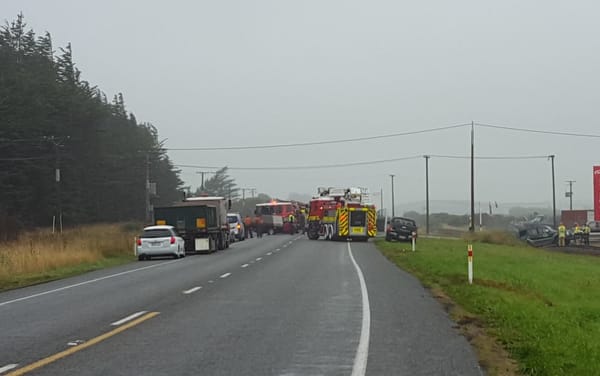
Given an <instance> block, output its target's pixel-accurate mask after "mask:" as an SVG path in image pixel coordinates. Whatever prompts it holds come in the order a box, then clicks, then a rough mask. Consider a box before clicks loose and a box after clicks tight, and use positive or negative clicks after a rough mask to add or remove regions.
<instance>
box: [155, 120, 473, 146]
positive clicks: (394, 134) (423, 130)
mask: <svg viewBox="0 0 600 376" xmlns="http://www.w3.org/2000/svg"><path fill="white" fill-rule="evenodd" d="M467 125H470V124H456V125H449V126H445V127H438V128H429V129H422V130H419V131H410V132H400V133H391V134H386V135H378V136H369V137H357V138H346V139H340V140H327V141H310V142H297V143H292V144H273V145H252V146H214V147H194V148H164V150H170V151H210V150H213V151H214V150H248V149H275V148H290V147H298V146H310V145H327V144H341V143H346V142H357V141H367V140H376V139H380V138H389V137H399V136H409V135H414V134H422V133H431V132H438V131H443V130H447V129H455V128H460V127H465V126H467Z"/></svg>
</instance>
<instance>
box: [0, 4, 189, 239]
mask: <svg viewBox="0 0 600 376" xmlns="http://www.w3.org/2000/svg"><path fill="white" fill-rule="evenodd" d="M147 167H148V168H149V175H150V180H151V181H152V182H156V183H157V192H156V196H153V197H152V202H153V204H154V205H162V204H168V203H170V202H173V201H175V200H177V199H179V198H180V193H179V190H180V189H181V186H182V181H181V180H180V178H179V171H178V170H177V169H176V168H175V167H174V166H173V164H172V162H171V161H170V160H169V158H168V156H167V155H166V153H165V151H164V150H163V148H162V145H161V144H160V143H159V141H158V131H157V129H156V128H155V127H154V126H153V125H152V124H149V123H138V122H137V120H136V118H135V116H134V115H133V114H132V113H128V112H127V111H126V108H125V103H124V100H123V96H122V95H121V94H118V95H115V96H114V98H113V99H112V101H109V100H108V99H107V97H106V95H105V94H104V93H103V92H102V91H101V90H100V89H99V88H97V87H96V86H93V85H92V84H90V83H89V82H87V81H85V80H83V79H82V78H81V72H80V71H79V69H77V67H76V65H75V63H74V61H73V54H72V51H71V46H70V44H69V45H67V46H66V47H64V48H62V47H59V48H58V50H55V47H54V46H53V45H52V38H51V36H50V34H49V33H47V32H46V33H45V34H43V35H36V34H35V33H34V31H33V30H31V29H28V28H27V26H26V24H25V22H24V19H23V16H22V15H18V16H17V18H16V19H15V20H14V21H12V22H10V23H9V22H7V23H6V24H5V25H4V26H3V27H1V29H0V193H1V194H0V225H1V223H2V221H4V222H6V221H9V222H11V223H18V224H19V226H20V227H34V226H49V225H51V223H52V218H53V217H54V216H57V215H58V213H59V211H62V216H63V223H65V225H67V226H69V225H78V224H83V223H93V222H116V221H124V220H140V221H141V220H144V216H145V205H146V201H145V193H146V174H147ZM57 168H58V169H59V170H60V179H57V177H58V176H57V173H56V169H57ZM57 180H59V182H57Z"/></svg>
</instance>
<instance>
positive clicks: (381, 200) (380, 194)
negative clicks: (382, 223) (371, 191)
mask: <svg viewBox="0 0 600 376" xmlns="http://www.w3.org/2000/svg"><path fill="white" fill-rule="evenodd" d="M379 201H380V202H381V206H380V207H379V209H380V210H381V214H382V215H383V188H379Z"/></svg>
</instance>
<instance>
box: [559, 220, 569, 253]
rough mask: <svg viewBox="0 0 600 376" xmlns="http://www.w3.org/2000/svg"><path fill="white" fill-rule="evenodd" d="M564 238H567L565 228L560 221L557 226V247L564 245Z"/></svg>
mask: <svg viewBox="0 0 600 376" xmlns="http://www.w3.org/2000/svg"><path fill="white" fill-rule="evenodd" d="M566 238H567V228H566V227H565V225H564V224H563V223H562V222H561V223H560V225H559V226H558V246H559V247H564V246H565V239H566Z"/></svg>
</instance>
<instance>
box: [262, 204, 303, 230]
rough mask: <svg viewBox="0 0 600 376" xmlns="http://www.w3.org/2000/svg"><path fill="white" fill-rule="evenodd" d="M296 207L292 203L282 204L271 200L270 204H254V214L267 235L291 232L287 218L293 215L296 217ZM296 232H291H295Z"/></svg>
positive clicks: (297, 210)
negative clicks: (258, 217)
mask: <svg viewBox="0 0 600 376" xmlns="http://www.w3.org/2000/svg"><path fill="white" fill-rule="evenodd" d="M298 212H299V209H298V205H297V204H296V203H294V202H287V201H286V202H282V201H277V200H272V201H270V202H266V203H262V204H256V209H255V211H254V213H255V214H256V215H257V216H260V217H261V220H262V222H263V224H264V225H265V229H266V231H267V232H268V233H269V234H274V233H278V232H292V230H291V229H289V228H290V227H289V225H288V217H289V215H290V214H293V215H294V216H295V217H297V216H298ZM295 231H296V230H293V232H295Z"/></svg>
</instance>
